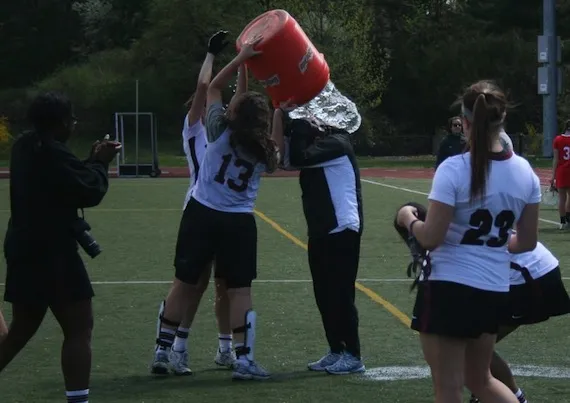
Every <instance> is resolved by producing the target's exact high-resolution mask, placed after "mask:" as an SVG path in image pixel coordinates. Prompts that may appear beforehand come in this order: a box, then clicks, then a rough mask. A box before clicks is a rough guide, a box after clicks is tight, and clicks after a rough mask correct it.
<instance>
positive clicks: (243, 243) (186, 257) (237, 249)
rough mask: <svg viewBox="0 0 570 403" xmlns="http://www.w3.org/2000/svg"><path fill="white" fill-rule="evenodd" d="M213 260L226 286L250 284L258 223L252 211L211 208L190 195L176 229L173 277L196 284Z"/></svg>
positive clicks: (248, 285) (254, 263) (254, 270)
mask: <svg viewBox="0 0 570 403" xmlns="http://www.w3.org/2000/svg"><path fill="white" fill-rule="evenodd" d="M213 260H215V268H216V269H215V270H216V277H219V278H223V279H225V280H226V283H227V286H228V288H241V287H250V286H251V282H252V281H253V280H254V279H255V278H256V277H257V225H256V223H255V217H254V216H253V214H251V213H227V212H223V211H218V210H213V209H211V208H209V207H206V206H204V205H203V204H201V203H199V202H198V201H197V200H196V199H194V198H191V199H190V201H189V202H188V204H187V205H186V208H185V209H184V214H183V215H182V220H181V221H180V228H179V230H178V240H177V242H176V256H175V258H174V267H175V268H176V278H177V279H179V280H180V281H182V282H184V283H187V284H197V283H198V280H199V278H200V276H201V275H202V273H203V272H204V270H206V269H207V268H208V267H210V264H211V262H212V261H213Z"/></svg>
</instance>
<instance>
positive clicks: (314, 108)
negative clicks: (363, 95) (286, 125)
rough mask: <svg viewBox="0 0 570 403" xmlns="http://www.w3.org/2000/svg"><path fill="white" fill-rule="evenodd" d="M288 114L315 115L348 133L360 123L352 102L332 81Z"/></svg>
mask: <svg viewBox="0 0 570 403" xmlns="http://www.w3.org/2000/svg"><path fill="white" fill-rule="evenodd" d="M289 116H290V117H291V118H293V119H300V118H308V117H315V118H317V119H318V120H320V121H321V122H323V123H325V124H327V125H329V126H334V127H338V128H340V129H344V130H346V131H347V132H349V133H354V132H355V131H357V130H358V128H359V127H360V125H361V123H362V118H361V117H360V114H359V113H358V108H357V107H356V105H355V104H354V102H352V101H351V100H350V99H348V98H347V97H345V96H344V95H342V94H341V93H340V91H339V90H337V89H336V87H335V85H334V84H333V82H332V81H329V82H328V83H327V85H326V86H325V88H324V89H323V90H322V91H321V92H320V93H319V95H317V96H316V97H315V98H313V99H312V100H311V101H310V102H308V103H306V104H305V105H302V106H299V107H297V108H295V109H293V110H292V111H290V112H289Z"/></svg>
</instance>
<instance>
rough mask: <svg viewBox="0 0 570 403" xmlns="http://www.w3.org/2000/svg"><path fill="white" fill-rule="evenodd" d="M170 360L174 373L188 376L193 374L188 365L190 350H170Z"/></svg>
mask: <svg viewBox="0 0 570 403" xmlns="http://www.w3.org/2000/svg"><path fill="white" fill-rule="evenodd" d="M168 362H169V364H170V368H171V369H172V372H174V375H178V376H187V375H192V370H191V369H190V368H189V367H188V350H184V351H174V350H170V355H169V356H168Z"/></svg>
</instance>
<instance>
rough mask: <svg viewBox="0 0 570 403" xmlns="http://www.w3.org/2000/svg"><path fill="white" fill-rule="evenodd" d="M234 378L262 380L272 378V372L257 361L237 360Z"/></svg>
mask: <svg viewBox="0 0 570 403" xmlns="http://www.w3.org/2000/svg"><path fill="white" fill-rule="evenodd" d="M232 378H233V379H239V380H248V381H249V380H256V381H261V380H265V379H269V378H271V374H270V373H269V372H268V371H267V370H266V369H265V368H263V367H262V366H261V365H258V364H257V363H256V362H255V361H244V360H236V362H235V363H234V372H233V373H232Z"/></svg>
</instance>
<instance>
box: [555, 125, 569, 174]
mask: <svg viewBox="0 0 570 403" xmlns="http://www.w3.org/2000/svg"><path fill="white" fill-rule="evenodd" d="M554 151H555V152H557V153H558V166H557V167H556V169H563V170H566V169H570V134H566V133H563V134H560V135H558V136H556V138H555V139H554Z"/></svg>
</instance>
